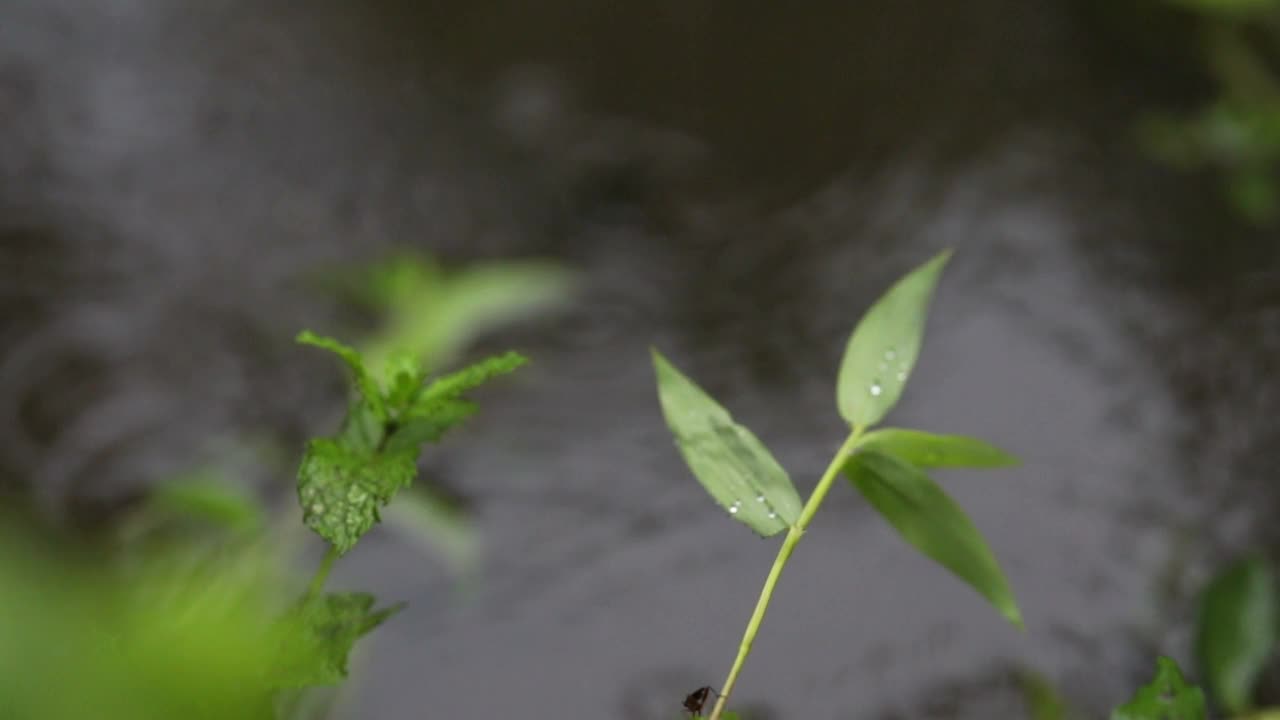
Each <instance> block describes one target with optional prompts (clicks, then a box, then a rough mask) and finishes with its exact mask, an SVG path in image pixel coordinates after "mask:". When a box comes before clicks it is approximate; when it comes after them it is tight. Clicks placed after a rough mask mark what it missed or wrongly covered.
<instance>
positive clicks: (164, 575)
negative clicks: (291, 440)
mask: <svg viewBox="0 0 1280 720" xmlns="http://www.w3.org/2000/svg"><path fill="white" fill-rule="evenodd" d="M10 520H11V519H10V518H8V517H3V518H0V587H2V588H3V591H0V637H2V638H4V641H3V642H0V717H3V718H6V720H8V719H10V718H12V719H13V720H28V719H29V720H37V719H38V720H85V718H92V719H93V720H172V718H187V719H190V720H270V719H271V718H272V708H271V705H272V703H271V687H270V684H269V683H268V682H267V678H268V676H269V675H270V673H271V671H272V669H273V667H275V666H276V664H277V663H280V662H291V661H293V660H294V659H293V658H290V657H288V654H287V651H286V650H282V645H281V636H280V635H279V633H278V631H277V629H276V618H277V615H276V612H277V609H278V607H279V606H280V604H281V602H282V601H283V598H281V597H279V596H278V594H277V592H276V588H277V587H278V586H279V585H280V582H279V574H280V571H281V569H282V567H283V566H281V565H279V564H278V563H277V562H276V558H273V557H271V556H270V555H268V554H267V551H266V550H265V549H264V550H262V551H261V553H256V552H254V553H247V554H244V555H236V556H234V557H231V556H227V557H223V558H222V559H221V560H219V561H218V562H205V563H203V564H202V565H201V566H200V568H199V569H198V570H193V568H192V566H191V564H190V563H183V562H176V563H175V562H169V561H168V560H167V558H166V561H165V562H162V563H158V564H157V563H151V562H149V561H148V560H147V559H146V558H134V559H132V562H130V563H128V564H127V567H122V566H117V565H116V564H114V563H109V562H103V561H102V558H101V557H98V556H94V555H92V554H90V553H88V552H87V549H86V548H80V547H59V546H58V545H57V544H55V542H54V541H53V540H52V538H49V537H45V536H43V535H36V534H34V533H27V532H24V531H20V530H18V526H17V525H15V524H14V523H12V522H10Z"/></svg>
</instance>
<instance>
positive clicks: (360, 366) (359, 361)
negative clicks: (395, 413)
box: [297, 330, 387, 420]
mask: <svg viewBox="0 0 1280 720" xmlns="http://www.w3.org/2000/svg"><path fill="white" fill-rule="evenodd" d="M297 342H298V343H299V344H300V345H310V346H311V347H317V348H320V349H322V350H328V351H329V352H331V353H333V354H335V355H337V356H338V357H340V358H342V360H343V361H344V362H345V363H346V364H347V367H348V368H349V369H350V370H351V374H352V377H353V379H354V380H355V384H356V390H358V391H359V392H360V397H361V398H363V399H364V401H365V403H366V404H367V405H368V406H369V409H370V411H372V412H373V414H374V415H375V416H376V417H377V418H378V419H379V420H386V417H387V410H386V405H385V402H384V399H383V394H382V388H381V387H380V386H379V384H378V381H377V380H376V379H374V377H373V375H371V374H370V373H369V371H368V369H367V368H366V367H365V363H364V358H363V357H361V355H360V353H359V351H357V350H356V349H355V348H353V347H351V346H349V345H344V344H343V343H341V342H339V341H337V340H335V339H334V338H331V337H326V336H324V335H317V334H316V333H313V332H311V331H310V330H303V331H302V332H300V333H298V337H297Z"/></svg>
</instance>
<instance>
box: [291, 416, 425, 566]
mask: <svg viewBox="0 0 1280 720" xmlns="http://www.w3.org/2000/svg"><path fill="white" fill-rule="evenodd" d="M416 457H417V455H416V452H394V453H382V454H366V453H361V452H356V451H353V450H352V449H351V448H349V447H347V446H345V445H343V444H342V443H339V442H335V441H333V440H329V439H323V438H322V439H317V440H312V441H311V442H310V443H309V444H308V445H307V452H306V454H305V455H304V456H303V459H302V465H301V467H300V468H299V469H298V502H299V503H300V504H301V506H302V520H303V522H304V523H305V524H306V526H307V527H309V528H311V529H312V530H313V531H315V533H316V534H318V535H319V536H320V537H322V538H324V539H325V540H328V541H329V542H330V543H331V544H332V545H333V546H334V548H335V549H337V551H338V552H339V553H345V552H347V551H348V550H350V549H351V548H352V547H353V546H354V545H355V544H356V541H358V540H359V539H360V537H361V536H362V535H364V534H365V533H366V532H368V531H369V529H370V528H372V527H373V526H374V524H375V523H377V522H378V520H379V519H380V518H379V514H378V508H379V507H381V506H383V505H386V504H387V503H388V502H390V500H391V498H392V496H393V495H395V493H396V491H397V490H399V489H400V488H402V487H405V486H407V485H408V484H409V483H411V482H412V481H413V478H414V475H415V474H416V473H417V464H416V460H415V458H416Z"/></svg>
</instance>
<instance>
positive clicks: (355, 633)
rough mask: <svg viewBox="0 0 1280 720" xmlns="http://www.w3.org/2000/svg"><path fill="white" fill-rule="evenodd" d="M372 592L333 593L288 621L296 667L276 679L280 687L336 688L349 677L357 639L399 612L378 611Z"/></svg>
mask: <svg viewBox="0 0 1280 720" xmlns="http://www.w3.org/2000/svg"><path fill="white" fill-rule="evenodd" d="M374 602H375V599H374V597H373V596H372V595H369V594H368V593H329V594H326V595H321V596H320V597H316V598H310V599H308V600H306V601H304V602H303V603H302V604H301V605H300V606H298V607H297V608H295V609H294V611H293V612H292V613H291V614H290V615H289V616H288V617H287V618H286V619H285V621H284V628H285V633H286V634H285V638H286V640H285V642H286V644H287V646H288V647H289V653H288V656H289V657H290V658H293V659H294V664H292V665H288V666H281V667H279V668H278V669H277V670H276V672H275V673H274V675H273V676H272V681H273V684H274V685H275V686H276V687H280V688H301V687H310V686H313V685H334V684H337V683H340V682H342V680H343V679H345V678H346V676H347V658H348V656H349V655H350V654H351V648H352V646H353V645H355V642H356V640H358V639H360V637H361V636H362V635H365V634H366V633H368V632H369V631H370V630H373V629H374V628H375V627H377V626H378V625H380V624H382V622H383V621H385V620H386V619H387V618H389V617H391V616H392V615H394V614H395V613H397V612H399V611H400V609H401V606H394V607H390V608H384V609H381V610H374V609H373V605H374Z"/></svg>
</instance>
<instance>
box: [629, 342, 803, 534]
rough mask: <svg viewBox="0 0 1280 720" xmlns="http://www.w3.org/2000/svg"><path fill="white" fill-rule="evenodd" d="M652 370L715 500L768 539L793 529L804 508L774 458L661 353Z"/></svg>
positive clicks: (673, 424)
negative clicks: (792, 526) (789, 528)
mask: <svg viewBox="0 0 1280 720" xmlns="http://www.w3.org/2000/svg"><path fill="white" fill-rule="evenodd" d="M653 365H654V371H655V373H656V375H657V380H658V397H659V399H660V400H661V403H662V414H663V416H664V417H665V418H666V421H667V427H669V428H670V429H671V432H672V433H673V434H674V435H675V438H676V443H677V445H678V446H679V448H680V452H681V454H683V455H684V459H685V462H686V463H688V465H689V468H690V469H691V470H692V471H693V474H694V475H695V476H696V477H697V478H698V481H699V482H700V483H702V486H703V487H704V488H706V489H707V492H709V493H711V497H713V498H715V500H716V502H717V503H719V504H720V505H721V506H722V507H724V508H725V509H726V510H728V511H729V513H730V514H731V515H732V516H733V518H734V519H735V520H739V521H741V522H743V523H745V524H746V525H747V526H748V527H750V528H751V529H752V530H755V531H756V532H757V533H760V534H761V535H763V536H766V537H767V536H769V535H773V534H775V533H778V532H780V531H782V530H785V529H786V528H787V527H789V526H791V525H792V524H794V523H795V521H796V520H797V519H799V517H800V511H801V509H802V508H803V503H802V502H801V501H800V495H799V494H798V493H797V492H796V489H795V486H794V485H792V484H791V478H790V477H788V476H787V472H786V470H783V469H782V466H781V465H779V464H778V461H777V460H775V459H774V458H773V455H771V454H770V453H769V451H768V450H767V449H766V448H765V447H764V445H763V444H762V443H761V442H760V441H759V440H758V439H756V436H755V435H753V434H752V433H751V431H750V430H748V429H746V428H745V427H743V426H741V425H739V424H737V423H735V422H734V421H733V418H732V417H731V416H730V415H729V412H728V411H727V410H725V409H724V408H723V407H721V406H720V404H719V403H717V402H716V401H715V400H713V399H712V398H711V396H709V395H707V394H706V393H705V392H703V390H702V389H701V388H699V387H698V386H697V385H695V384H694V383H693V381H691V380H690V379H689V378H687V377H685V376H684V375H683V374H682V373H681V372H680V371H679V370H677V369H676V368H675V367H674V366H672V365H671V363H669V362H667V360H666V358H664V357H662V355H661V354H660V353H659V352H658V351H657V350H654V351H653Z"/></svg>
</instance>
